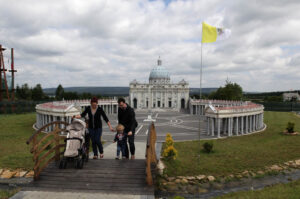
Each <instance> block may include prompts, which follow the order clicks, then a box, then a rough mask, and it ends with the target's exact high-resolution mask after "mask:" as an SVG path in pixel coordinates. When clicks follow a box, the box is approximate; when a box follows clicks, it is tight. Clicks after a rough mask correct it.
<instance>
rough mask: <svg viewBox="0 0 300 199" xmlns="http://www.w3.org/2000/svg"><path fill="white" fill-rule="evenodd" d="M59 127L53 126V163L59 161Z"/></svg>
mask: <svg viewBox="0 0 300 199" xmlns="http://www.w3.org/2000/svg"><path fill="white" fill-rule="evenodd" d="M58 133H59V125H58V124H55V130H54V139H55V148H56V149H55V161H56V162H58V161H59V159H60V152H59V135H58Z"/></svg>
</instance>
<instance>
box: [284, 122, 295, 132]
mask: <svg viewBox="0 0 300 199" xmlns="http://www.w3.org/2000/svg"><path fill="white" fill-rule="evenodd" d="M294 127H295V123H293V122H288V124H287V128H286V130H287V131H288V132H289V133H294Z"/></svg>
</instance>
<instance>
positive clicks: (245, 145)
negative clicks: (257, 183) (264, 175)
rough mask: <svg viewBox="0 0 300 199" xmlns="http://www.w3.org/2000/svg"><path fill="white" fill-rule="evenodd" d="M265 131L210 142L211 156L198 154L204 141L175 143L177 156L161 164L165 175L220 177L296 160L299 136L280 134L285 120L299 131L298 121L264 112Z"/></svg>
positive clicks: (285, 122) (281, 114)
mask: <svg viewBox="0 0 300 199" xmlns="http://www.w3.org/2000/svg"><path fill="white" fill-rule="evenodd" d="M264 116H265V120H264V122H265V123H266V124H267V126H268V128H267V129H266V130H265V131H264V132H262V133H258V134H253V135H248V136H239V137H231V138H227V139H220V140H215V141H214V153H211V154H206V153H203V152H201V149H202V144H203V143H204V142H205V141H200V142H199V141H190V142H176V143H175V144H174V146H175V148H176V149H177V150H178V157H177V159H176V160H175V161H169V162H168V161H165V163H166V166H167V169H166V170H165V172H166V173H167V174H168V175H169V176H181V175H182V176H188V175H199V174H205V175H214V176H222V175H228V174H232V173H238V172H242V171H245V170H248V171H249V170H251V171H257V170H260V169H262V168H264V167H265V166H270V165H272V164H278V163H283V162H286V161H289V160H294V159H299V158H300V150H299V147H300V136H286V135H282V134H281V132H282V131H283V130H284V129H285V128H286V125H287V123H288V122H289V121H291V122H294V123H295V124H296V126H295V128H296V129H295V130H297V131H298V132H299V131H300V118H299V117H297V116H296V115H295V114H293V113H290V112H265V114H264Z"/></svg>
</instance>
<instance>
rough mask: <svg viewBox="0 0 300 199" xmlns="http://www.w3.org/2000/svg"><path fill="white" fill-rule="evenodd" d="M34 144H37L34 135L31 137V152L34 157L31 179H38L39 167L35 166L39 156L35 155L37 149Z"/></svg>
mask: <svg viewBox="0 0 300 199" xmlns="http://www.w3.org/2000/svg"><path fill="white" fill-rule="evenodd" d="M36 144H37V141H36V136H34V137H33V140H32V149H33V151H32V154H33V158H34V169H33V171H34V176H33V179H34V180H38V171H39V167H38V166H37V165H38V162H39V157H38V156H37V154H36V153H37V150H38V148H37V147H36Z"/></svg>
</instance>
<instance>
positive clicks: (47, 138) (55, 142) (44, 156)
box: [26, 121, 68, 180]
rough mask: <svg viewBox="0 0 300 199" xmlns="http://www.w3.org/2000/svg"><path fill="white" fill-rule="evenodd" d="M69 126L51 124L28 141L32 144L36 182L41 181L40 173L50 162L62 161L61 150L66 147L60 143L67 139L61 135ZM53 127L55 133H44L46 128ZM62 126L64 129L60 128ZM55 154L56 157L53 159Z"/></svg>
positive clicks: (56, 123)
mask: <svg viewBox="0 0 300 199" xmlns="http://www.w3.org/2000/svg"><path fill="white" fill-rule="evenodd" d="M67 125H68V123H67V122H63V121H55V122H51V123H49V124H46V125H45V126H43V127H41V128H40V129H39V130H37V131H36V132H35V133H34V134H33V135H32V136H31V137H30V138H29V139H28V140H27V142H26V143H27V144H30V143H32V148H31V150H30V152H31V153H32V154H33V161H34V168H33V170H34V180H38V179H39V175H40V173H41V172H42V170H43V169H45V168H46V167H47V165H48V164H49V163H50V162H52V161H54V160H55V161H56V162H58V161H59V160H60V155H61V154H62V153H61V152H60V148H61V147H64V146H65V144H60V141H61V140H63V139H65V136H60V135H59V133H60V132H63V131H65V130H66V129H65V128H66V126H67ZM53 126H54V128H53V131H51V132H49V133H43V131H44V130H45V129H46V128H48V127H53ZM61 126H63V127H64V128H60V127H61ZM41 135H42V136H41ZM53 153H54V155H53V156H52V157H51V154H53Z"/></svg>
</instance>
